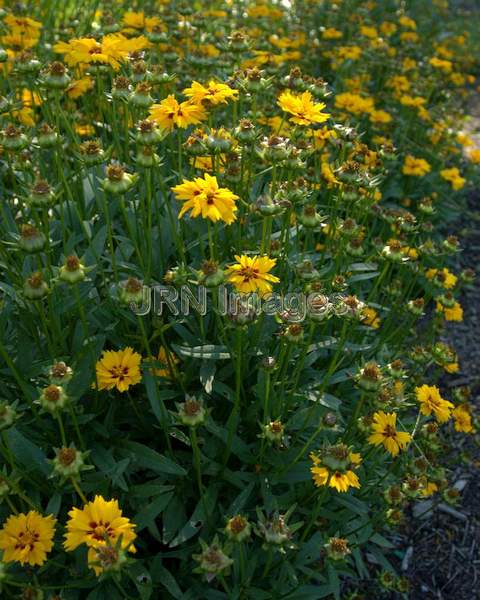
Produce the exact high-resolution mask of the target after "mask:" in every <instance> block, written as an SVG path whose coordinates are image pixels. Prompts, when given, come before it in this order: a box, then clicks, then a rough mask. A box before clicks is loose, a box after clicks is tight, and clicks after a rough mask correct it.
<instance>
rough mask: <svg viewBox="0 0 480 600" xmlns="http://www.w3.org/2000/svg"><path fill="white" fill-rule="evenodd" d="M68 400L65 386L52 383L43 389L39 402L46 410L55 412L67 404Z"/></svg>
mask: <svg viewBox="0 0 480 600" xmlns="http://www.w3.org/2000/svg"><path fill="white" fill-rule="evenodd" d="M67 400H68V397H67V395H66V393H65V391H64V389H63V387H61V386H59V385H53V384H51V385H49V386H48V387H46V388H44V389H43V391H42V393H41V395H40V400H39V402H40V405H41V406H42V408H43V409H44V410H46V411H48V412H50V413H53V414H55V413H57V412H58V411H59V410H60V409H62V408H63V407H64V406H65V404H66V403H67Z"/></svg>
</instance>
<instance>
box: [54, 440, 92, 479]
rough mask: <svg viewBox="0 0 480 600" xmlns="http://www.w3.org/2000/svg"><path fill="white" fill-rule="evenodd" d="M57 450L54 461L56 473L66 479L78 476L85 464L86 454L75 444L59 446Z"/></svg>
mask: <svg viewBox="0 0 480 600" xmlns="http://www.w3.org/2000/svg"><path fill="white" fill-rule="evenodd" d="M55 452H56V456H55V458H54V459H53V461H52V464H53V471H54V473H55V474H56V475H59V476H60V477H64V478H65V479H69V478H70V477H74V478H77V477H78V476H79V475H80V472H81V471H82V467H83V466H84V464H85V463H84V454H83V453H82V452H79V451H78V450H77V449H76V448H74V447H73V446H70V447H69V448H57V449H56V450H55Z"/></svg>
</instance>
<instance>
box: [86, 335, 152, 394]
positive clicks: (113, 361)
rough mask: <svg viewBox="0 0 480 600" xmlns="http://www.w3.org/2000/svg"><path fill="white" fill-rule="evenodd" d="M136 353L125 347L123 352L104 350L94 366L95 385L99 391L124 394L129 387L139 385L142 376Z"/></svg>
mask: <svg viewBox="0 0 480 600" xmlns="http://www.w3.org/2000/svg"><path fill="white" fill-rule="evenodd" d="M141 360H142V357H141V356H140V354H138V352H134V351H133V349H132V348H130V347H129V346H127V347H126V348H124V349H123V350H118V351H116V352H115V351H113V350H106V351H105V352H103V353H102V357H101V358H100V360H99V361H98V362H97V364H96V372H97V385H98V389H99V390H112V389H113V388H114V387H116V388H117V390H118V391H119V392H126V391H127V390H128V388H129V387H130V386H131V385H135V384H137V383H140V381H141V380H142V374H141V372H140V362H141Z"/></svg>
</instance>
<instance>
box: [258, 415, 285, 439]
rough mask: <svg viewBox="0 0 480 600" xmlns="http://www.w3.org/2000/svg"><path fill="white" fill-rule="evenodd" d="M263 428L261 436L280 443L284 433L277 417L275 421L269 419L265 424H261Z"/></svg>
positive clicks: (283, 428)
mask: <svg viewBox="0 0 480 600" xmlns="http://www.w3.org/2000/svg"><path fill="white" fill-rule="evenodd" d="M262 429H263V437H264V438H265V439H266V440H268V441H269V442H275V443H277V444H278V443H280V442H281V441H282V440H283V435H284V433H285V427H284V425H283V423H282V422H281V421H279V420H278V419H277V420H276V421H271V422H270V423H267V425H262Z"/></svg>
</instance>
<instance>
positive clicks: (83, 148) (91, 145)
mask: <svg viewBox="0 0 480 600" xmlns="http://www.w3.org/2000/svg"><path fill="white" fill-rule="evenodd" d="M80 156H81V159H82V161H83V162H84V163H85V165H86V166H88V167H91V166H96V165H100V164H102V162H103V161H104V160H105V152H104V151H103V148H102V146H101V145H100V142H99V141H97V140H89V141H87V142H83V143H81V144H80Z"/></svg>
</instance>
